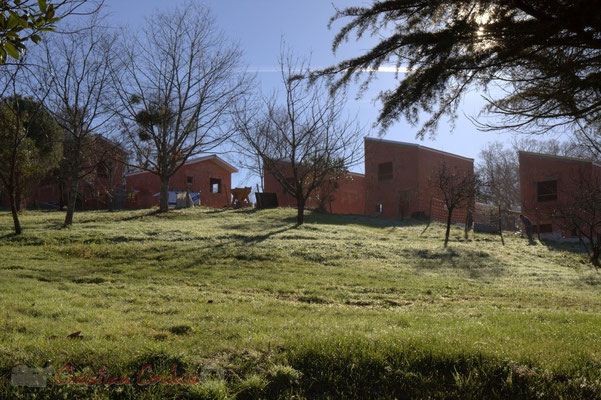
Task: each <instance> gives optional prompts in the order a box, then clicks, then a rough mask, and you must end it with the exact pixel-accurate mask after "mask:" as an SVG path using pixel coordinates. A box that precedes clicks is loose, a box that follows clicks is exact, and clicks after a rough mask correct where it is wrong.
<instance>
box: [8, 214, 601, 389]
mask: <svg viewBox="0 0 601 400" xmlns="http://www.w3.org/2000/svg"><path fill="white" fill-rule="evenodd" d="M294 214H295V211H294V210H286V209H282V210H269V211H254V210H253V211H217V210H206V209H195V210H187V211H175V212H172V213H169V214H168V215H164V216H156V215H154V214H152V213H151V212H150V211H149V210H141V211H134V212H115V213H106V212H86V213H79V214H77V215H76V221H75V225H74V226H73V227H72V228H69V229H63V228H61V221H62V218H63V215H62V214H59V213H55V212H48V213H44V212H27V213H25V214H24V216H23V225H24V234H23V235H21V236H19V237H15V236H13V235H12V234H11V224H10V222H11V220H10V215H9V214H8V213H0V274H1V275H0V276H1V280H0V305H1V307H0V398H19V397H23V398H29V397H33V396H37V397H36V398H57V397H58V398H63V397H64V398H109V397H110V398H148V399H150V398H200V399H203V398H206V399H209V398H216V399H226V398H240V399H248V398H291V397H295V398H395V397H396V398H425V397H430V398H470V397H471V398H482V397H487V398H508V397H513V398H560V397H562V398H582V397H587V398H592V397H599V396H601V380H600V379H601V331H600V329H599V327H600V326H601V314H600V311H601V296H600V293H601V291H600V289H601V276H600V275H599V274H598V273H597V272H595V271H594V270H592V269H591V268H590V267H589V266H588V265H587V264H586V261H585V258H584V256H583V254H582V253H580V249H579V248H578V247H577V246H576V245H553V246H551V245H545V244H542V243H537V244H536V245H529V244H528V241H527V240H525V239H521V238H519V237H515V236H510V237H508V238H506V242H507V246H505V247H502V246H501V244H500V240H499V238H498V237H496V236H492V235H485V234H476V235H475V236H473V237H472V238H471V239H470V240H469V241H464V240H463V239H462V231H461V230H460V229H459V228H455V229H454V230H453V231H452V237H451V243H450V247H449V248H448V249H446V250H445V249H443V248H442V237H443V228H442V227H441V226H438V225H434V226H432V227H431V228H430V229H429V230H427V231H426V232H425V233H424V234H423V235H421V236H420V233H421V232H422V230H423V225H417V224H407V223H406V224H397V223H396V222H391V221H382V220H375V219H370V218H366V217H342V216H327V215H320V214H311V215H308V216H307V223H306V224H305V225H303V226H302V227H300V228H296V227H295V226H294V221H295V215H294ZM75 332H81V334H80V335H75V336H78V337H76V338H67V335H70V334H72V333H75ZM16 365H24V366H29V367H52V368H54V370H55V372H56V374H55V375H53V376H51V377H50V378H49V379H48V382H49V384H48V386H47V388H46V389H31V388H24V387H14V386H12V385H11V384H10V380H11V370H12V368H13V367H15V366H16ZM65 365H67V366H68V368H72V370H69V369H68V368H67V369H64V368H63V370H62V373H58V372H59V371H61V368H62V367H64V366H65ZM174 365H175V366H176V370H175V376H176V377H178V378H180V379H181V380H186V382H187V383H189V384H182V383H181V382H180V383H178V384H172V385H169V384H168V383H170V382H169V380H168V379H167V378H168V377H169V376H171V374H172V373H173V371H172V369H173V366H174ZM150 366H151V367H152V371H150V369H149V368H150ZM103 367H104V369H102V368H103ZM145 367H146V368H145ZM99 371H101V373H100V374H98V372H99ZM141 372H142V373H141ZM140 373H141V375H140ZM98 375H100V377H99V376H98ZM139 375H140V376H139ZM155 375H159V376H160V377H163V381H156V379H160V378H155V381H153V380H152V379H153V378H152V377H153V376H155ZM110 377H118V378H124V377H129V378H130V380H131V384H127V383H128V382H127V381H121V383H123V384H121V385H118V384H113V385H102V384H96V383H99V382H100V383H107V382H108V380H109V379H110ZM70 378H71V379H73V380H77V379H80V380H81V379H84V378H85V379H87V383H88V384H74V383H69V379H70ZM184 378H185V379H184ZM138 379H140V382H138ZM64 382H67V383H66V384H60V383H64ZM138 383H142V385H140V384H138ZM153 383H154V384H153ZM171 383H173V382H171Z"/></svg>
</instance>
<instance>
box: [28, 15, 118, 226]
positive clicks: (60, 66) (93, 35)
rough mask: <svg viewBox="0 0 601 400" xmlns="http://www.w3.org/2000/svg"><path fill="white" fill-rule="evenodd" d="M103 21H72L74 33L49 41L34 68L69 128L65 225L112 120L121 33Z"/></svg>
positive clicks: (47, 101)
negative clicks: (113, 65)
mask: <svg viewBox="0 0 601 400" xmlns="http://www.w3.org/2000/svg"><path fill="white" fill-rule="evenodd" d="M101 22H102V21H101V20H100V19H99V18H98V16H97V15H93V16H91V17H90V18H89V20H88V21H85V22H82V23H81V25H76V26H73V27H71V28H68V27H67V29H69V30H70V31H71V33H69V34H64V35H60V36H56V37H53V38H52V39H50V40H48V41H47V42H45V46H44V51H43V54H42V55H41V57H40V60H38V62H37V64H38V65H39V66H38V67H37V68H36V69H35V73H34V78H35V81H34V84H35V85H39V87H40V88H41V92H43V93H44V94H45V98H44V102H45V104H46V108H48V109H49V110H51V111H52V112H53V114H54V117H55V119H56V121H57V122H58V124H59V125H60V126H61V128H62V129H63V130H64V133H65V138H64V146H65V151H64V153H65V158H64V159H63V163H62V164H63V167H64V168H65V170H66V171H67V179H68V185H69V194H68V196H69V197H68V200H67V213H66V216H65V222H64V223H65V225H71V224H72V223H73V214H74V212H75V207H76V204H77V195H78V190H79V183H80V181H81V180H82V179H83V178H85V177H86V176H88V175H90V174H91V173H93V172H94V171H95V167H96V164H97V163H98V162H101V161H102V158H103V155H102V154H101V152H102V151H103V148H102V147H99V146H97V145H98V137H97V135H98V134H100V132H103V133H105V134H106V130H107V127H109V126H110V125H109V123H110V120H111V110H110V108H109V107H107V104H108V101H109V99H110V94H109V90H110V86H109V79H110V69H109V60H110V59H111V58H112V57H114V43H115V35H114V34H111V33H110V32H109V31H107V30H106V29H104V28H103V27H102V25H101ZM82 26H83V27H85V29H84V28H81V27H82Z"/></svg>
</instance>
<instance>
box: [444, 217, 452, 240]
mask: <svg viewBox="0 0 601 400" xmlns="http://www.w3.org/2000/svg"><path fill="white" fill-rule="evenodd" d="M452 216H453V210H452V209H449V215H448V216H447V231H446V233H445V236H444V247H447V244H448V243H449V235H450V234H451V220H452Z"/></svg>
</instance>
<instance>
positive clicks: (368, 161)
mask: <svg viewBox="0 0 601 400" xmlns="http://www.w3.org/2000/svg"><path fill="white" fill-rule="evenodd" d="M443 162H444V163H445V164H446V165H447V167H448V168H450V169H453V170H455V169H456V170H458V171H460V172H465V173H468V174H473V172H474V160H473V159H471V158H466V157H462V156H458V155H455V154H451V153H446V152H443V151H440V150H435V149H432V148H429V147H425V146H421V145H417V144H412V143H403V142H395V141H391V140H382V139H374V138H365V174H364V175H363V174H355V173H348V174H347V175H346V176H344V177H343V178H341V179H339V180H338V182H337V185H336V190H334V191H333V192H332V194H331V197H330V198H329V201H328V203H327V204H328V207H325V209H324V207H318V202H316V200H312V201H310V202H309V203H308V204H307V208H322V209H324V211H327V212H332V213H334V214H362V215H371V216H381V217H385V218H397V219H403V218H409V217H418V218H419V217H425V218H427V217H429V216H430V210H432V218H434V219H436V220H441V221H445V220H446V210H445V208H444V205H443V203H442V193H440V190H439V189H437V188H435V187H433V186H432V184H431V178H432V175H433V174H434V173H435V171H436V170H437V169H438V168H439V167H440V165H441V163H443ZM264 190H265V192H271V193H276V194H277V196H278V202H279V205H280V206H291V207H294V206H296V199H294V197H292V196H291V195H289V194H286V193H285V191H284V189H283V187H282V185H280V184H279V182H278V181H277V180H276V178H275V177H274V176H272V175H271V174H270V173H269V172H268V171H265V178H264ZM472 206H473V205H472ZM466 214H467V213H466V208H462V209H456V210H455V211H454V213H453V222H455V223H458V222H465V220H466Z"/></svg>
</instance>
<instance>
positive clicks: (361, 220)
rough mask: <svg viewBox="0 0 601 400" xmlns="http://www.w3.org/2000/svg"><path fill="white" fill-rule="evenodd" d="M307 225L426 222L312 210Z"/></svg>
mask: <svg viewBox="0 0 601 400" xmlns="http://www.w3.org/2000/svg"><path fill="white" fill-rule="evenodd" d="M284 221H285V222H288V223H296V216H294V217H288V218H285V219H284ZM305 223H308V224H318V225H319V224H322V225H361V226H366V227H370V228H397V227H407V226H419V225H425V223H424V221H419V220H415V219H406V220H396V219H387V218H380V217H372V216H366V215H356V214H329V213H323V212H320V211H316V210H311V211H309V212H308V213H307V214H305Z"/></svg>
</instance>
